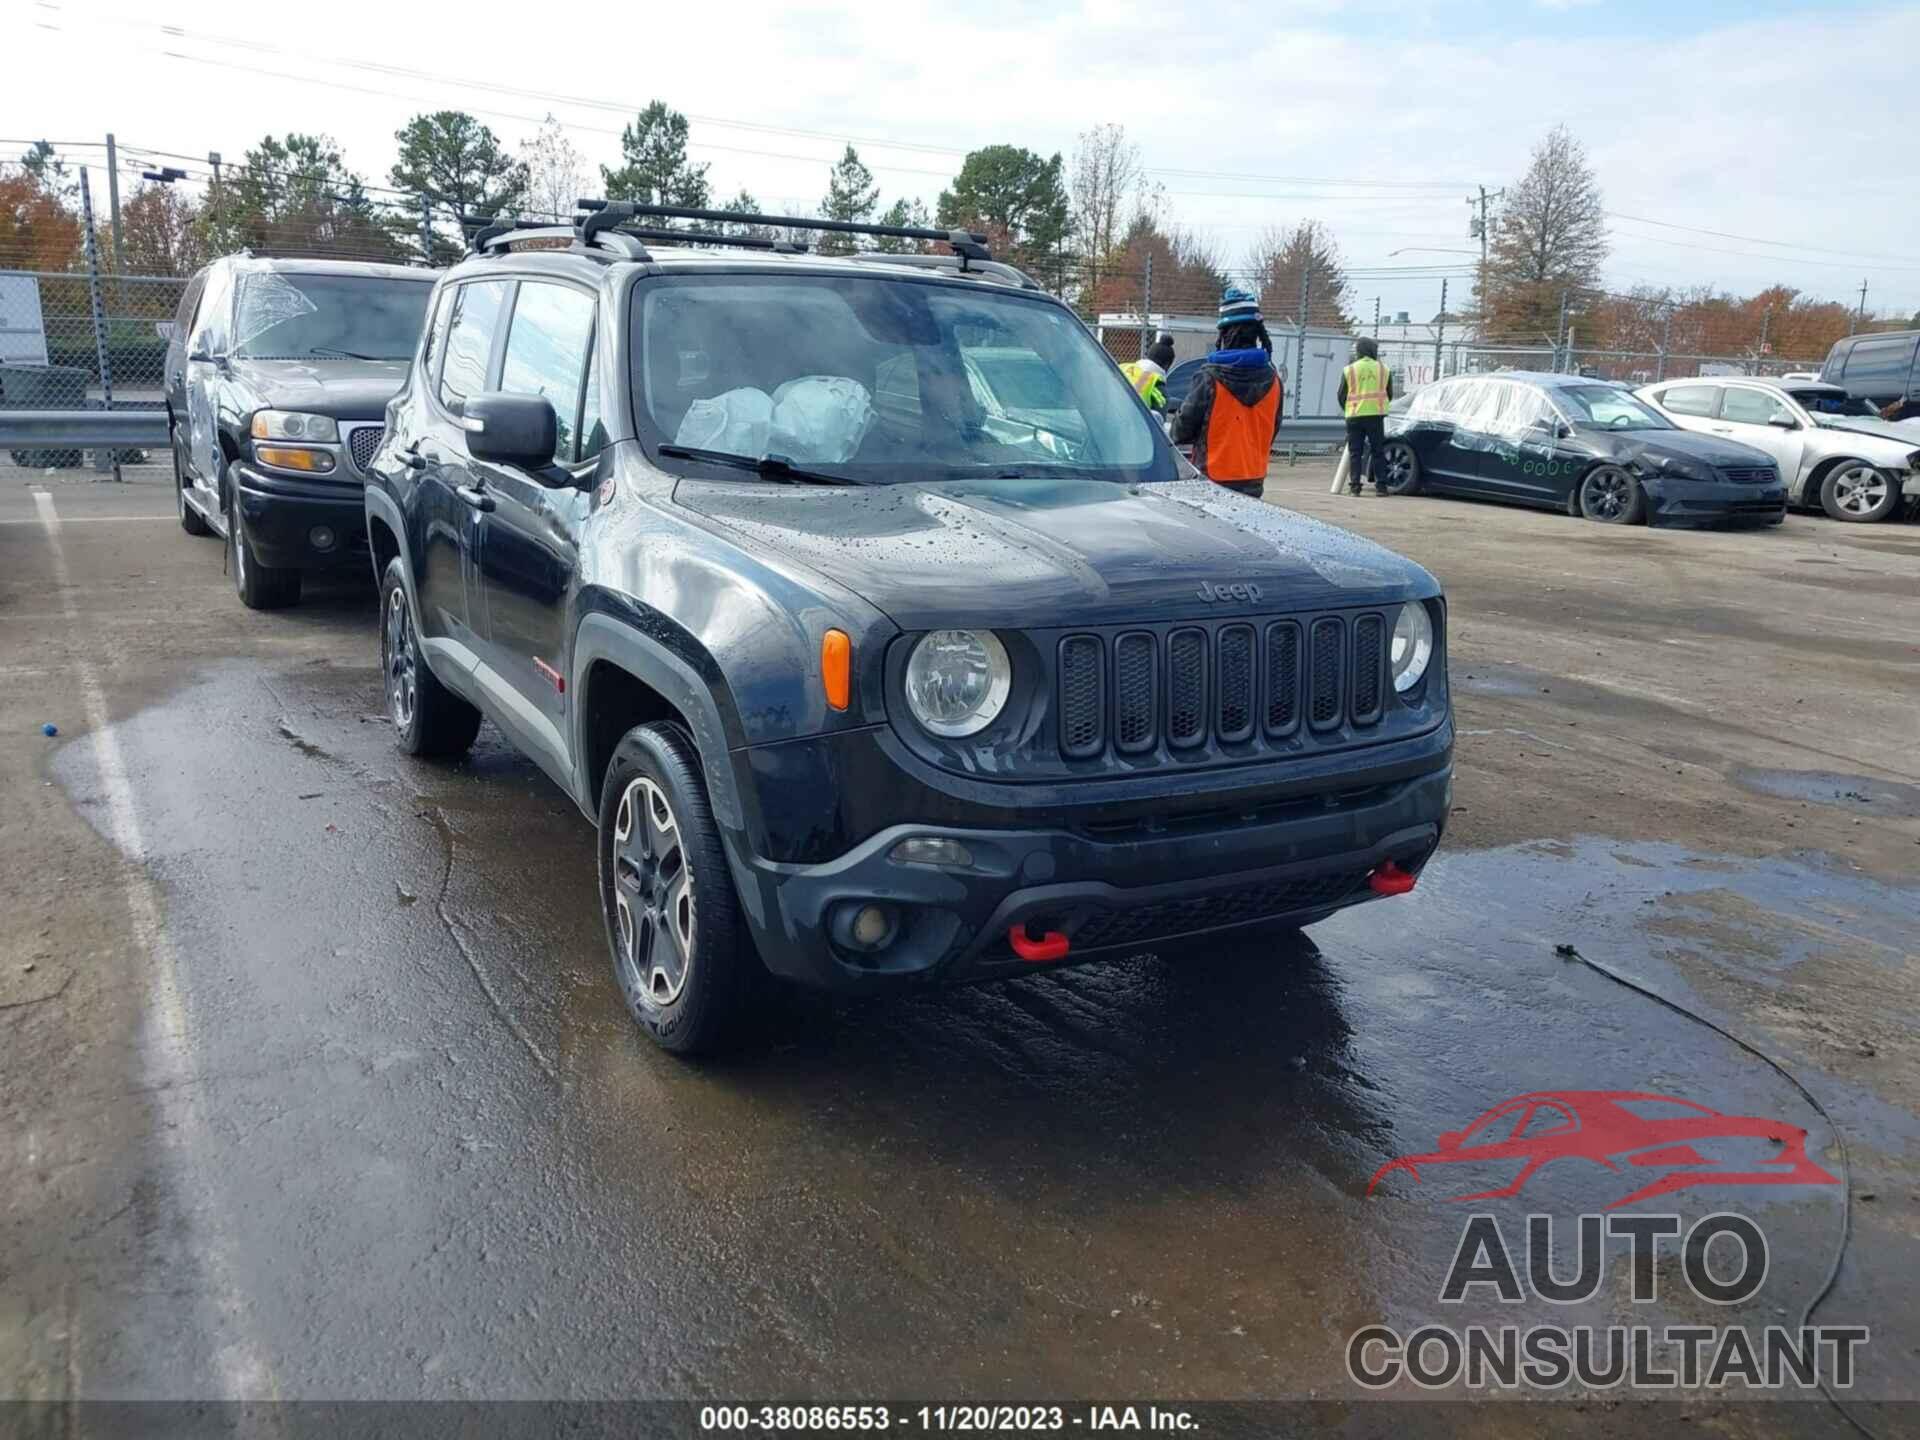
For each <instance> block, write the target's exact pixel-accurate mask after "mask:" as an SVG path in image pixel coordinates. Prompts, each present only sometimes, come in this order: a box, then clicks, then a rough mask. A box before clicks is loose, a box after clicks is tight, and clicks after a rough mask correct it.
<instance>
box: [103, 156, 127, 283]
mask: <svg viewBox="0 0 1920 1440" xmlns="http://www.w3.org/2000/svg"><path fill="white" fill-rule="evenodd" d="M107 214H108V216H109V217H111V219H112V221H113V268H114V269H115V270H118V271H119V272H120V273H121V274H123V275H124V274H126V271H127V262H126V258H125V257H126V253H127V250H126V237H125V236H124V235H122V234H121V233H120V152H119V151H118V150H116V149H114V147H113V135H112V133H111V132H109V133H108V135H107Z"/></svg>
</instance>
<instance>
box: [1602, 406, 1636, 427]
mask: <svg viewBox="0 0 1920 1440" xmlns="http://www.w3.org/2000/svg"><path fill="white" fill-rule="evenodd" d="M1631 424H1633V416H1631V415H1629V414H1627V413H1626V411H1624V410H1623V411H1621V412H1620V413H1619V414H1618V415H1616V416H1614V417H1613V418H1612V419H1611V420H1609V421H1608V422H1607V428H1608V429H1609V430H1625V429H1626V428H1627V427H1628V426H1630V425H1631Z"/></svg>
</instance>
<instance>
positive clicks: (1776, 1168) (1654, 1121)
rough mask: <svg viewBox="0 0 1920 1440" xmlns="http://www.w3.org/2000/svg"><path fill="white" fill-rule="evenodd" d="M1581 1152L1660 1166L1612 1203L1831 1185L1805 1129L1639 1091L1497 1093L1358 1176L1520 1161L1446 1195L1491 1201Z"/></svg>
mask: <svg viewBox="0 0 1920 1440" xmlns="http://www.w3.org/2000/svg"><path fill="white" fill-rule="evenodd" d="M1568 1159H1573V1160H1590V1161H1592V1162H1593V1163H1594V1164H1596V1165H1602V1166H1605V1167H1606V1168H1607V1169H1608V1170H1613V1171H1618V1170H1620V1169H1621V1168H1622V1167H1623V1166H1625V1167H1627V1168H1628V1169H1630V1170H1664V1171H1665V1172H1666V1173H1665V1174H1663V1175H1660V1176H1657V1177H1656V1178H1654V1179H1651V1180H1649V1181H1648V1182H1647V1183H1646V1184H1645V1185H1642V1186H1641V1187H1640V1188H1639V1189H1637V1190H1635V1191H1634V1192H1633V1193H1632V1194H1630V1195H1627V1196H1624V1197H1623V1198H1621V1199H1619V1200H1615V1201H1613V1202H1612V1203H1611V1204H1609V1205H1607V1206H1606V1207H1605V1208H1607V1209H1609V1210H1613V1209H1617V1208H1618V1207H1620V1206H1622V1205H1631V1204H1634V1203H1635V1202H1636V1201H1640V1200H1650V1199H1652V1198H1653V1197H1654V1196H1656V1195H1669V1194H1672V1193H1673V1192H1674V1191H1676V1190H1686V1189H1689V1188H1691V1187H1692V1186H1695V1185H1837V1184H1839V1183H1840V1182H1839V1181H1838V1180H1836V1179H1835V1178H1834V1177H1833V1176H1832V1175H1831V1174H1829V1173H1828V1172H1827V1171H1826V1170H1823V1169H1822V1168H1821V1167H1820V1166H1818V1165H1816V1164H1814V1163H1813V1161H1812V1160H1810V1159H1808V1158H1807V1132H1806V1131H1805V1130H1802V1129H1800V1128H1799V1127H1798V1126H1794V1125H1787V1124H1784V1123H1782V1122H1781V1121H1778V1120H1766V1119H1762V1118H1761V1117H1760V1116H1757V1115H1722V1114H1721V1113H1720V1112H1719V1111H1717V1110H1709V1109H1708V1108H1707V1107H1706V1106H1704V1105H1696V1104H1694V1103H1693V1101H1691V1100H1681V1099H1678V1098H1676V1097H1675V1096H1672V1095H1655V1094H1652V1093H1650V1092H1647V1091H1638V1090H1542V1091H1538V1092H1535V1093H1533V1094H1529V1095H1516V1096H1514V1097H1513V1099H1511V1100H1504V1101H1502V1102H1501V1103H1500V1104H1498V1105H1496V1106H1494V1107H1493V1108H1492V1109H1491V1110H1489V1111H1487V1113H1486V1114H1484V1115H1482V1116H1481V1117H1480V1118H1479V1119H1478V1120H1475V1121H1474V1122H1473V1123H1472V1124H1471V1125H1469V1126H1467V1128H1466V1129H1464V1130H1449V1131H1447V1133H1446V1134H1444V1135H1442V1136H1441V1137H1440V1140H1439V1148H1438V1149H1437V1150H1432V1151H1429V1152H1428V1153H1426V1154H1424V1155H1402V1156H1400V1157H1399V1158H1398V1159H1396V1160H1389V1161H1388V1162H1387V1163H1386V1164H1385V1165H1382V1166H1381V1167H1380V1168H1379V1169H1378V1170H1376V1171H1375V1172H1374V1175H1373V1179H1372V1180H1370V1181H1368V1182H1367V1193H1368V1194H1369V1195H1371V1194H1372V1193H1373V1191H1374V1187H1375V1186H1377V1185H1378V1184H1379V1183H1380V1182H1381V1181H1382V1180H1383V1179H1385V1178H1386V1177H1387V1176H1388V1175H1390V1174H1392V1173H1393V1172H1394V1171H1396V1170H1405V1171H1406V1172H1407V1173H1408V1174H1410V1175H1412V1176H1413V1178H1414V1179H1415V1180H1418V1179H1420V1170H1421V1167H1423V1166H1431V1165H1459V1164H1499V1163H1501V1162H1509V1161H1518V1162H1520V1170H1519V1173H1518V1174H1516V1175H1515V1176H1514V1177H1513V1179H1512V1180H1510V1181H1509V1182H1508V1183H1507V1184H1505V1185H1503V1186H1501V1187H1500V1188H1498V1189H1496V1190H1482V1191H1479V1192H1477V1193H1476V1194H1472V1195H1459V1196H1455V1197H1453V1199H1454V1200H1455V1201H1456V1202H1458V1201H1465V1200H1498V1199H1501V1198H1504V1197H1506V1196H1509V1195H1517V1194H1519V1193H1520V1191H1521V1189H1522V1188H1523V1187H1524V1186H1525V1185H1526V1183H1527V1181H1529V1180H1530V1179H1532V1178H1533V1174H1534V1172H1535V1171H1536V1170H1538V1169H1539V1168H1540V1167H1541V1166H1543V1165H1546V1164H1549V1163H1550V1162H1552V1161H1555V1160H1568Z"/></svg>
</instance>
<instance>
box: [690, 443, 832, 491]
mask: <svg viewBox="0 0 1920 1440" xmlns="http://www.w3.org/2000/svg"><path fill="white" fill-rule="evenodd" d="M660 453H661V454H662V455H665V456H667V457H668V458H669V459H673V460H704V461H706V462H707V463H708V464H709V465H725V466H728V467H729V468H731V469H734V470H751V471H753V472H754V473H755V474H757V475H764V476H766V477H767V478H768V479H769V480H787V481H791V482H793V483H794V484H797V485H858V484H860V483H861V482H860V481H858V480H852V479H849V478H848V477H847V476H845V475H830V474H828V473H827V472H826V471H824V470H802V469H801V468H800V467H799V466H797V465H795V464H794V463H793V462H792V461H791V460H789V459H788V458H787V457H786V456H784V455H773V454H767V455H762V456H761V457H760V458H759V459H757V460H756V459H755V458H754V457H753V456H751V455H736V454H734V453H733V452H732V451H731V450H702V449H700V448H699V447H697V446H693V445H662V446H661V447H660Z"/></svg>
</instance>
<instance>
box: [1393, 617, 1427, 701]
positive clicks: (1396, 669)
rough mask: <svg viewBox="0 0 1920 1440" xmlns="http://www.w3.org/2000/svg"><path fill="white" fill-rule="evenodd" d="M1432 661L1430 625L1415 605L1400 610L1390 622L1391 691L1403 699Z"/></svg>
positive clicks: (1418, 681)
mask: <svg viewBox="0 0 1920 1440" xmlns="http://www.w3.org/2000/svg"><path fill="white" fill-rule="evenodd" d="M1432 659H1433V621H1432V620H1430V619H1428V618H1427V607H1426V606H1425V605H1423V604H1421V603H1420V602H1419V601H1417V600H1416V601H1414V602H1413V603H1412V604H1411V605H1402V606H1401V607H1400V618H1399V619H1398V620H1395V621H1394V622H1393V688H1394V689H1395V690H1396V691H1397V692H1398V693H1400V694H1402V695H1404V694H1406V693H1407V691H1409V690H1411V689H1412V688H1413V687H1414V686H1416V685H1418V684H1419V683H1420V677H1421V676H1422V675H1424V674H1426V673H1427V662H1428V661H1430V660H1432Z"/></svg>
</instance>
